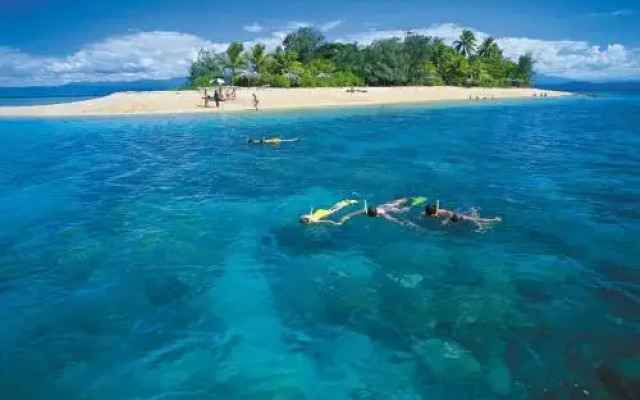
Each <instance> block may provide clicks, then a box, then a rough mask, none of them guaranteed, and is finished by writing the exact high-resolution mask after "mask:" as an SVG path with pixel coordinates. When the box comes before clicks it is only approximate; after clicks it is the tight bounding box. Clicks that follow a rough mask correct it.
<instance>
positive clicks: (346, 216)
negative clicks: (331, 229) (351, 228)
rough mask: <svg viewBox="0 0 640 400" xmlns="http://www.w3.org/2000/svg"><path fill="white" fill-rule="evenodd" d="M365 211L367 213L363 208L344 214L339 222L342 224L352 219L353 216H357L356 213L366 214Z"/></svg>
mask: <svg viewBox="0 0 640 400" xmlns="http://www.w3.org/2000/svg"><path fill="white" fill-rule="evenodd" d="M364 213H365V211H362V210H360V211H354V212H352V213H349V214H347V215H345V216H343V217H342V218H340V222H338V224H340V225H342V224H344V223H345V222H347V221H348V220H350V219H351V218H353V217H355V216H356V215H361V214H364Z"/></svg>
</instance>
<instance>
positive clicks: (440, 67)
mask: <svg viewBox="0 0 640 400" xmlns="http://www.w3.org/2000/svg"><path fill="white" fill-rule="evenodd" d="M533 68H534V60H533V58H532V56H531V55H530V54H524V55H521V56H520V57H519V59H518V60H517V61H512V60H510V59H508V58H506V57H505V56H504V55H503V53H502V50H501V49H500V47H499V46H498V44H497V43H496V42H495V40H494V39H493V38H491V37H488V38H485V39H484V40H482V41H481V42H480V43H478V40H477V38H476V36H475V35H474V33H473V32H472V31H470V30H464V31H463V32H462V34H461V35H460V38H459V39H458V40H456V41H454V42H453V43H452V45H451V46H448V45H447V44H445V42H444V40H443V39H441V38H438V37H431V36H421V35H411V34H408V35H407V36H406V37H405V38H404V39H400V38H390V39H381V40H377V41H375V42H373V43H372V44H371V45H368V46H360V45H358V44H355V43H338V42H328V41H327V40H326V38H325V37H324V35H323V34H322V32H320V31H318V30H316V29H314V28H310V27H305V28H301V29H299V30H297V31H296V32H293V33H290V34H289V35H287V36H286V37H285V39H284V41H283V42H282V45H281V46H278V47H276V48H275V50H274V51H273V52H267V49H266V48H265V46H264V45H263V44H260V43H257V44H254V45H253V46H252V47H251V48H249V49H248V50H247V51H245V48H244V45H243V44H241V43H238V42H233V43H231V44H230V45H229V47H228V48H227V50H226V51H225V52H223V53H220V54H215V53H213V52H211V51H209V50H206V49H202V50H201V51H200V52H199V54H198V57H197V58H196V59H195V60H194V61H193V62H192V64H191V67H190V69H189V80H188V85H189V87H203V86H210V85H211V84H212V82H215V81H216V80H219V79H222V78H225V80H226V81H227V82H229V83H231V84H236V85H240V86H257V85H270V86H276V87H319V86H361V85H369V86H406V85H428V86H434V85H456V86H488V87H494V86H498V87H508V86H529V85H530V84H531V80H532V76H533Z"/></svg>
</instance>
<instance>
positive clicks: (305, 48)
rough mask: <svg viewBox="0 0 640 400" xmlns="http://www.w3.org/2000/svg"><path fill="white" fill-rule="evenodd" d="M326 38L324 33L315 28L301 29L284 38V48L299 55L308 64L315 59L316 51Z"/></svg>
mask: <svg viewBox="0 0 640 400" xmlns="http://www.w3.org/2000/svg"><path fill="white" fill-rule="evenodd" d="M324 41H325V38H324V35H323V34H322V32H320V31H319V30H317V29H314V28H309V27H305V28H300V29H298V30H297V31H296V32H293V33H290V34H288V35H287V36H286V37H285V38H284V42H283V44H284V48H285V50H287V51H291V52H293V53H294V54H297V55H298V58H299V60H300V61H301V62H302V63H305V64H306V63H308V62H309V61H311V59H312V58H313V57H314V54H315V51H316V50H317V49H318V47H320V46H322V44H323V43H324Z"/></svg>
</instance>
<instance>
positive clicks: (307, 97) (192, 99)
mask: <svg viewBox="0 0 640 400" xmlns="http://www.w3.org/2000/svg"><path fill="white" fill-rule="evenodd" d="M254 93H255V94H256V96H257V97H258V99H259V100H260V109H261V110H284V109H298V108H320V107H331V106H333V107H342V106H366V105H383V104H402V103H428V102H439V101H440V102H442V101H469V100H472V101H491V100H500V99H510V98H512V99H514V98H531V99H539V100H540V101H543V100H544V98H545V97H558V96H567V95H570V93H568V92H562V91H552V90H543V89H535V88H480V87H474V88H463V87H453V86H434V87H423V86H417V87H411V86H404V87H375V88H361V89H360V90H357V91H356V92H355V93H351V92H350V91H348V90H346V89H345V88H296V89H283V88H257V89H248V88H247V89H239V90H238V91H237V96H236V99H235V100H228V101H223V102H221V103H220V108H216V107H215V105H214V104H210V105H209V107H207V108H205V107H204V101H203V95H204V93H203V91H199V90H184V91H152V92H119V93H114V94H111V95H108V96H105V97H100V98H95V99H90V100H86V101H79V102H72V103H61V104H49V105H33V106H17V107H15V106H11V107H0V116H4V117H47V116H49V117H56V116H100V115H138V114H183V113H205V114H216V113H225V112H238V111H250V110H253V94H254ZM541 95H544V96H541Z"/></svg>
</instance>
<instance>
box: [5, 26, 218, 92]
mask: <svg viewBox="0 0 640 400" xmlns="http://www.w3.org/2000/svg"><path fill="white" fill-rule="evenodd" d="M203 47H207V48H211V49H213V50H214V51H222V50H224V49H226V47H227V45H226V44H224V43H211V42H209V41H207V40H204V39H202V38H199V37H197V36H194V35H190V34H186V33H180V32H138V33H132V34H127V35H124V36H120V37H113V38H107V39H105V40H103V41H100V42H97V43H93V44H90V45H88V46H85V47H83V48H82V49H80V50H79V51H77V52H76V53H73V54H71V55H69V56H67V57H60V58H55V57H38V56H35V55H31V54H27V53H23V52H21V51H19V50H15V49H8V48H0V60H1V61H0V85H1V86H24V85H53V84H64V83H68V82H87V81H131V80H138V79H168V78H173V77H179V76H185V75H186V71H187V69H188V67H189V64H190V62H191V60H192V59H193V58H194V57H195V56H196V55H197V53H198V50H199V49H200V48H203Z"/></svg>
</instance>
